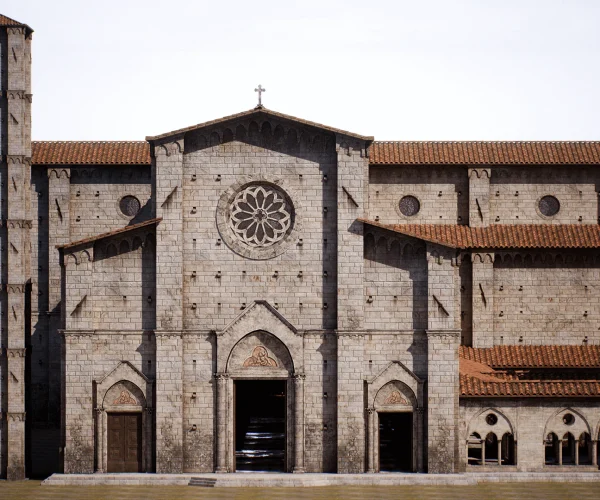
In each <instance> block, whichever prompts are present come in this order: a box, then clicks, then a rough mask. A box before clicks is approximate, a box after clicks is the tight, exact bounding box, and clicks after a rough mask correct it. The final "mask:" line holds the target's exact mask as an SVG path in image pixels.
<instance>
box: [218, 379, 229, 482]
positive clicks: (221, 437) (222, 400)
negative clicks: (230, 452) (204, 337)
mask: <svg viewBox="0 0 600 500" xmlns="http://www.w3.org/2000/svg"><path fill="white" fill-rule="evenodd" d="M215 379H216V380H217V469H216V470H215V472H220V473H223V472H228V468H227V382H228V379H229V374H227V373H217V374H215Z"/></svg>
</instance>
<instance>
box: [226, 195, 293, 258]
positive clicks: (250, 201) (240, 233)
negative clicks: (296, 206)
mask: <svg viewBox="0 0 600 500" xmlns="http://www.w3.org/2000/svg"><path fill="white" fill-rule="evenodd" d="M292 215H293V214H292V207H291V205H290V203H289V201H288V200H287V197H286V196H285V195H284V194H283V193H282V192H281V191H279V190H278V189H276V188H274V187H273V186H269V185H250V186H248V187H246V188H245V189H243V190H242V191H240V192H239V193H238V194H237V195H236V197H235V198H234V200H233V202H232V203H231V206H230V217H229V226H230V228H231V229H232V231H233V232H234V234H235V235H236V237H237V238H238V239H240V240H241V241H242V242H244V243H245V244H246V245H248V246H250V247H254V248H257V247H268V246H271V245H274V244H275V243H278V242H279V241H281V240H282V239H283V238H284V237H285V235H286V234H287V233H288V231H289V230H290V227H291V225H292Z"/></svg>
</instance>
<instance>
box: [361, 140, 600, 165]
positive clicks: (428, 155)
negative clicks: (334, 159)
mask: <svg viewBox="0 0 600 500" xmlns="http://www.w3.org/2000/svg"><path fill="white" fill-rule="evenodd" d="M369 158H370V160H369V161H370V163H371V165H428V164H435V165H598V164H600V141H555V142H554V141H510V142H504V141H503V142H496V141H456V142H455V141H443V142H437V141H411V142H408V141H393V142H374V143H373V144H372V146H371V148H370V153H369Z"/></svg>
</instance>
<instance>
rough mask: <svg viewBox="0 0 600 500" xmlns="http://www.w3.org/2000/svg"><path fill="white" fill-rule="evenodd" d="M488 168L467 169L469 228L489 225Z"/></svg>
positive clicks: (489, 174) (489, 173) (489, 171)
mask: <svg viewBox="0 0 600 500" xmlns="http://www.w3.org/2000/svg"><path fill="white" fill-rule="evenodd" d="M490 177H491V169H489V168H470V169H469V226H471V227H484V226H488V225H489V223H490V220H489V219H490Z"/></svg>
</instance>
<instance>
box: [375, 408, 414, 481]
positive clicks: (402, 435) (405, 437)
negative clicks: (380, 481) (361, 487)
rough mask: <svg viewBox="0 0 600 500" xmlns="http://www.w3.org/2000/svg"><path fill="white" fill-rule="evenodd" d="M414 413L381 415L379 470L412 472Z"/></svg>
mask: <svg viewBox="0 0 600 500" xmlns="http://www.w3.org/2000/svg"><path fill="white" fill-rule="evenodd" d="M412 425H413V422H412V413H380V414H379V470H381V471H385V472H410V471H412Z"/></svg>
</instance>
